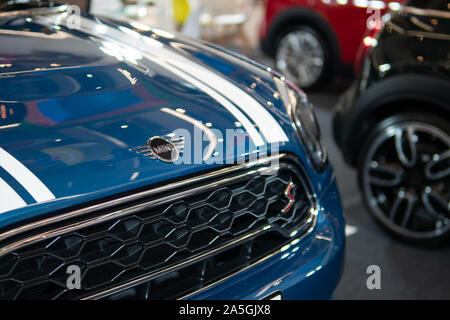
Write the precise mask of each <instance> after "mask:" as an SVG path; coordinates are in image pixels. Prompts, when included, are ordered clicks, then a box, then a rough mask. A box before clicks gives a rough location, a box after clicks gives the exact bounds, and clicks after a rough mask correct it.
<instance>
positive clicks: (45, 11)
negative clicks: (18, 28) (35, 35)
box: [0, 4, 69, 18]
mask: <svg viewBox="0 0 450 320" xmlns="http://www.w3.org/2000/svg"><path fill="white" fill-rule="evenodd" d="M68 8H69V5H68V4H62V5H59V6H55V7H42V8H31V9H25V10H16V11H4V12H0V18H1V17H7V18H11V17H12V16H33V15H38V14H40V15H44V14H54V13H61V12H65V11H67V9H68Z"/></svg>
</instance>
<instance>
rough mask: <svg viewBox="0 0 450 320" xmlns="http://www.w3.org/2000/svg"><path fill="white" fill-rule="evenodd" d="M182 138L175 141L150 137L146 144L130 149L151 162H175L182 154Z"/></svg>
mask: <svg viewBox="0 0 450 320" xmlns="http://www.w3.org/2000/svg"><path fill="white" fill-rule="evenodd" d="M183 147H184V138H183V137H179V138H176V139H171V138H165V137H159V136H156V137H152V138H150V139H148V141H147V144H145V145H142V146H139V147H135V148H132V149H131V150H132V151H136V152H137V153H139V154H143V155H144V157H150V158H151V159H153V160H156V159H159V160H161V161H164V162H175V161H177V160H178V158H179V157H180V154H181V153H182V152H183Z"/></svg>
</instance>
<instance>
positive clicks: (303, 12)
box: [261, 7, 341, 68]
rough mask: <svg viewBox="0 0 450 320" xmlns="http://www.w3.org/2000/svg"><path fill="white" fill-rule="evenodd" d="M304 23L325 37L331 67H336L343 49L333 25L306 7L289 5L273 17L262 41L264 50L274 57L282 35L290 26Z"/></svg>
mask: <svg viewBox="0 0 450 320" xmlns="http://www.w3.org/2000/svg"><path fill="white" fill-rule="evenodd" d="M302 25H304V26H308V27H311V28H313V29H314V30H315V31H316V32H318V33H319V34H320V35H321V36H322V37H323V39H324V41H325V43H326V45H327V46H328V49H329V50H330V53H331V56H332V59H331V67H332V68H333V67H336V66H337V65H338V63H339V61H340V60H341V50H340V45H339V42H338V40H337V35H336V33H335V32H334V30H333V27H332V26H331V25H330V23H329V22H328V21H327V20H326V19H325V18H324V17H323V16H322V15H320V14H319V13H317V12H316V11H314V10H312V9H309V8H305V7H289V8H287V9H285V10H284V11H283V12H281V13H280V14H278V15H277V16H276V17H275V18H274V19H273V21H272V23H271V24H270V27H269V30H268V32H267V35H266V37H265V38H264V39H262V41H261V48H262V50H263V52H264V53H265V54H267V55H269V56H271V57H274V56H275V51H276V47H277V45H278V42H279V41H280V39H281V36H282V35H284V33H285V32H286V31H287V30H289V29H290V28H293V27H296V26H302Z"/></svg>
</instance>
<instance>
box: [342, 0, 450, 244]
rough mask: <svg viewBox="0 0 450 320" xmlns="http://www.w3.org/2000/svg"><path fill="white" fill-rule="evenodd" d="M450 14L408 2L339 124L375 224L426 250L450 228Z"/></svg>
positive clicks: (375, 46) (439, 0) (441, 7)
mask: <svg viewBox="0 0 450 320" xmlns="http://www.w3.org/2000/svg"><path fill="white" fill-rule="evenodd" d="M449 8H450V2H448V1H444V0H436V1H410V2H409V3H408V5H407V6H405V7H404V8H403V9H402V10H401V11H400V12H399V13H397V14H395V15H393V14H392V16H391V17H387V19H385V20H386V23H385V26H384V28H383V29H382V30H381V32H380V33H379V34H378V35H377V36H376V37H375V38H374V41H373V43H372V48H371V49H370V50H369V52H368V54H367V56H366V58H365V59H364V61H363V65H362V67H361V72H360V74H359V76H358V79H357V80H356V81H355V83H354V84H353V85H352V86H351V88H350V89H348V91H347V92H346V93H345V94H344V95H343V96H342V98H341V100H340V103H339V104H338V106H337V108H336V111H335V116H334V121H333V127H334V136H335V140H336V142H337V144H338V146H339V148H340V149H341V151H342V153H343V156H344V158H345V160H346V162H347V163H348V164H350V165H351V166H353V167H357V168H358V176H359V182H360V185H361V189H362V192H363V196H364V200H365V202H366V204H367V206H368V208H369V210H370V212H371V213H372V214H373V215H374V217H375V218H376V220H377V222H379V223H381V224H382V225H383V226H384V227H385V228H386V229H387V230H388V231H391V232H392V233H394V234H395V235H398V236H400V237H401V238H403V239H406V240H410V241H416V242H422V243H423V242H430V241H431V242H436V241H439V242H440V241H441V240H442V239H444V238H446V237H447V236H448V234H449V229H450V223H449V219H450V214H449V210H450V203H449V199H450V169H449V162H450V147H449V144H450V142H449V140H450V138H449V132H450V121H449V119H450V116H449V115H450V103H449V102H450V81H449V80H450V11H449ZM385 18H386V17H385Z"/></svg>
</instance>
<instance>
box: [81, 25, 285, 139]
mask: <svg viewBox="0 0 450 320" xmlns="http://www.w3.org/2000/svg"><path fill="white" fill-rule="evenodd" d="M96 26H97V23H96V22H93V21H91V20H89V19H86V18H82V23H81V26H80V29H81V30H83V31H85V32H87V33H92V31H93V30H95V27H96ZM120 30H122V31H119V30H117V29H114V28H108V30H107V32H105V33H104V34H102V37H104V38H105V39H109V40H110V41H114V42H116V44H114V45H113V47H117V49H119V48H120V46H123V45H124V44H125V45H127V46H129V47H130V50H129V52H128V50H126V49H125V50H124V51H121V52H117V53H118V54H121V55H122V58H126V57H127V54H128V55H130V54H131V53H130V52H135V53H136V51H137V50H136V49H133V48H139V49H138V50H139V51H137V52H138V53H142V54H145V58H147V59H149V60H150V61H153V62H154V63H156V64H158V65H160V66H162V67H163V68H165V69H167V70H168V71H170V72H172V73H175V74H176V75H178V76H179V77H181V78H182V79H183V80H185V81H186V82H188V83H190V84H192V85H193V86H195V87H197V88H199V89H200V90H202V91H204V92H205V93H206V94H208V95H209V96H210V97H212V98H213V99H215V100H216V101H218V102H219V103H221V104H222V106H223V107H225V108H226V109H227V110H228V111H229V112H230V113H231V114H232V115H233V116H234V117H235V118H236V119H237V121H239V122H240V123H241V124H242V126H243V127H244V128H245V129H246V130H247V132H248V134H249V136H250V138H251V139H252V140H253V142H254V144H255V145H256V146H262V145H263V144H264V142H263V140H262V138H261V136H260V134H259V133H258V131H257V130H256V129H255V127H254V126H253V125H252V123H251V122H250V121H249V120H248V119H247V117H246V116H245V115H244V114H243V113H242V112H241V111H240V110H239V109H241V110H242V111H244V113H246V114H247V115H248V117H249V118H250V119H252V120H253V122H254V123H255V124H256V125H257V126H258V128H259V129H260V131H261V133H262V134H263V135H264V137H265V138H266V140H267V142H269V143H275V142H287V141H289V138H288V137H287V135H286V133H285V132H284V131H283V129H282V128H281V126H280V124H279V123H278V122H277V121H276V120H275V119H274V118H273V117H272V115H271V114H270V113H269V111H268V110H267V109H266V108H265V107H264V106H263V105H261V104H260V103H259V102H258V101H257V100H255V99H254V98H253V97H252V96H251V95H249V94H248V93H247V92H245V91H244V90H242V89H241V88H240V87H238V86H237V85H235V84H234V83H233V82H231V81H230V80H227V79H226V78H224V77H223V76H221V75H220V74H218V73H216V72H214V71H213V70H210V69H208V68H207V67H204V66H202V65H200V64H199V63H196V62H194V61H192V60H189V59H188V58H186V57H184V56H183V55H181V54H180V53H176V52H174V51H172V50H170V49H167V48H166V47H164V44H163V43H162V42H159V41H157V40H154V39H151V38H148V37H142V36H141V35H140V34H139V33H138V32H135V31H133V30H131V29H127V28H124V27H122V28H121V29H120ZM125 31H128V32H125ZM124 33H125V34H126V35H125V34H124ZM143 40H148V41H145V43H146V44H147V45H143V42H144V41H143ZM109 54H111V55H114V52H110V53H109ZM135 58H136V57H135ZM217 88H220V90H218V89H217ZM235 105H236V106H238V107H239V109H238V108H236V107H235Z"/></svg>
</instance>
